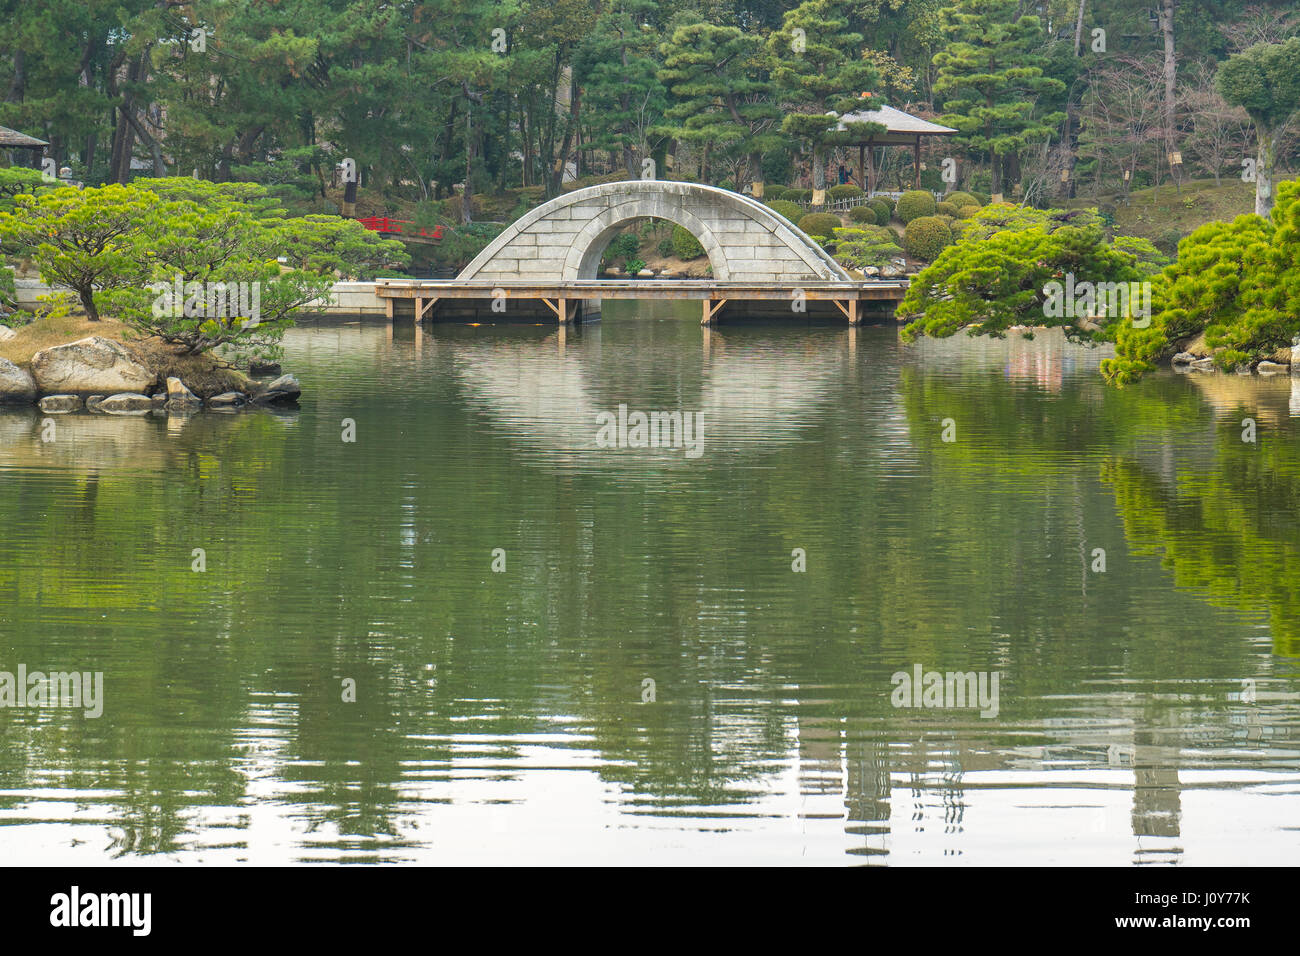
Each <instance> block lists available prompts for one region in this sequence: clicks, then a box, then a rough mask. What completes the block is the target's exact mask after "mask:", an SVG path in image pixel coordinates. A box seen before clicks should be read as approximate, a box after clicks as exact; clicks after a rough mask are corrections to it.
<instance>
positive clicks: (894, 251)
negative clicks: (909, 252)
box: [835, 226, 903, 269]
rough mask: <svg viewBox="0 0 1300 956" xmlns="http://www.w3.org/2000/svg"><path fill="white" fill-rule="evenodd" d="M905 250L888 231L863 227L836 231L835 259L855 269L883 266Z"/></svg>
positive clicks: (876, 227) (880, 228)
mask: <svg viewBox="0 0 1300 956" xmlns="http://www.w3.org/2000/svg"><path fill="white" fill-rule="evenodd" d="M902 254H903V250H902V249H901V248H899V246H898V243H897V242H895V237H894V236H893V235H892V234H891V233H890V231H889V230H888V229H885V228H883V227H881V226H861V227H852V226H850V227H849V228H847V229H836V230H835V258H836V259H838V260H839V261H840V262H842V263H843V264H844V265H846V266H849V267H850V268H853V269H866V268H868V267H869V266H877V267H879V266H883V265H887V264H888V263H889V260H891V259H893V258H895V257H897V256H902Z"/></svg>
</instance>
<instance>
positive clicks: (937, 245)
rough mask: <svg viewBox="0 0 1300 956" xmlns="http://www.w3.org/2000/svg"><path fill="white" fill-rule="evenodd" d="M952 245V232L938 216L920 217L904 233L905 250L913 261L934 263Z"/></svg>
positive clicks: (910, 223) (909, 224)
mask: <svg viewBox="0 0 1300 956" xmlns="http://www.w3.org/2000/svg"><path fill="white" fill-rule="evenodd" d="M904 198H906V197H904ZM950 245H952V230H951V229H949V228H948V224H947V223H946V222H944V221H943V220H942V219H940V218H939V217H938V216H918V217H917V218H915V219H913V220H912V221H911V222H909V223H908V224H907V230H906V231H905V232H904V233H903V248H904V249H906V250H907V254H908V255H909V256H911V257H912V258H913V259H923V260H924V261H926V262H933V261H934V260H935V259H937V258H939V253H941V252H943V250H944V249H946V248H947V247H948V246H950Z"/></svg>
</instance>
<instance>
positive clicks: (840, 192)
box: [826, 183, 862, 199]
mask: <svg viewBox="0 0 1300 956" xmlns="http://www.w3.org/2000/svg"><path fill="white" fill-rule="evenodd" d="M826 195H827V196H829V197H830V198H831V199H852V198H854V197H855V196H861V195H862V187H861V186H856V185H854V184H853V183H840V184H839V185H838V186H832V187H831V188H830V189H828V190H827V191H826Z"/></svg>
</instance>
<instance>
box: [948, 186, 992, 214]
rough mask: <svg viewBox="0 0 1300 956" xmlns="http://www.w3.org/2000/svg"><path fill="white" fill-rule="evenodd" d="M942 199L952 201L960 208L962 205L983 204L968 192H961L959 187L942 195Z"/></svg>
mask: <svg viewBox="0 0 1300 956" xmlns="http://www.w3.org/2000/svg"><path fill="white" fill-rule="evenodd" d="M943 201H944V202H950V203H952V204H953V205H954V206H956V207H957V208H958V209H960V208H961V207H962V206H981V205H983V203H981V202H980V201H979V200H978V199H976V198H975V197H974V196H973V195H971V194H970V193H968V192H963V191H962V190H960V189H957V190H954V191H953V192H950V193H949V194H948V195H946V196H944V197H943Z"/></svg>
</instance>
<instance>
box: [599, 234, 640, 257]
mask: <svg viewBox="0 0 1300 956" xmlns="http://www.w3.org/2000/svg"><path fill="white" fill-rule="evenodd" d="M640 248H641V242H640V240H639V239H637V237H636V233H634V232H621V233H619V234H618V235H617V236H615V237H614V238H613V239H612V240H610V243H609V245H608V246H606V247H605V258H606V260H608V261H609V262H615V261H618V260H623V259H630V258H632V257H633V256H635V255H636V254H637V252H638V251H639V250H640Z"/></svg>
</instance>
